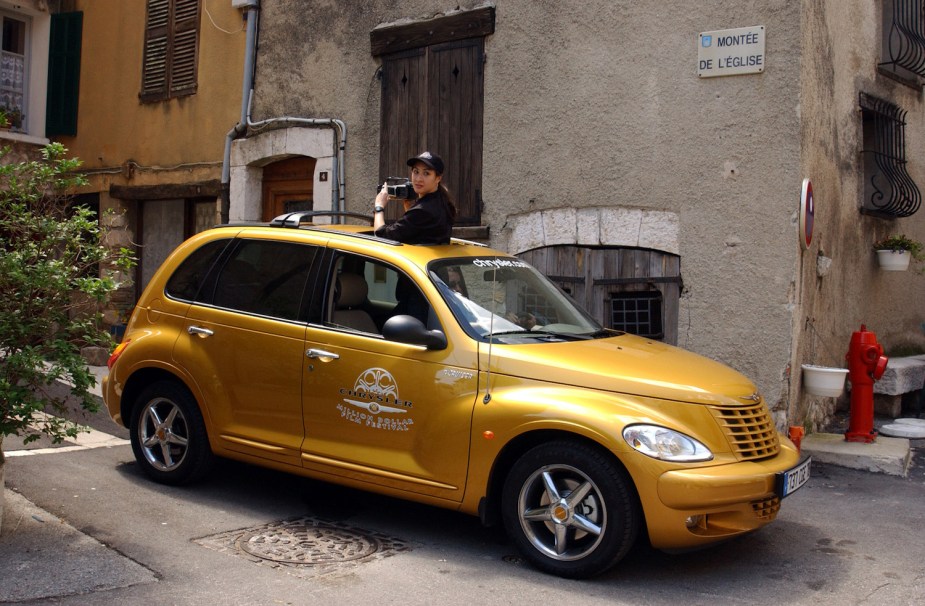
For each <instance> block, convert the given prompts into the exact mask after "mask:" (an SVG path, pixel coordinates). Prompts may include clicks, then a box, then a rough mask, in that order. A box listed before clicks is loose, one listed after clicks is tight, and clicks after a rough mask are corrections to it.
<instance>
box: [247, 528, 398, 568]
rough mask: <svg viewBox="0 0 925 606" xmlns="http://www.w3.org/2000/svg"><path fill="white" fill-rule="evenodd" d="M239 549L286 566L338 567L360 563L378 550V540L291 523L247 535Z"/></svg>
mask: <svg viewBox="0 0 925 606" xmlns="http://www.w3.org/2000/svg"><path fill="white" fill-rule="evenodd" d="M237 547H238V549H240V550H242V551H245V552H247V553H249V554H251V555H253V556H257V557H258V558H263V559H265V560H272V561H274V562H282V563H286V564H303V565H315V564H335V563H337V562H349V561H351V560H361V559H363V558H367V557H369V556H371V555H373V554H375V553H376V552H377V551H379V548H380V545H379V541H377V540H376V538H375V537H373V536H371V535H369V534H367V533H363V532H359V531H357V530H355V529H347V528H342V527H335V526H329V525H327V524H322V523H318V524H310V525H306V524H288V525H281V526H278V527H275V528H274V527H272V526H271V527H268V528H265V529H262V530H258V531H256V532H246V533H244V534H243V535H241V538H239V539H238V541H237Z"/></svg>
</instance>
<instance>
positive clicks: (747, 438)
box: [710, 401, 780, 461]
mask: <svg viewBox="0 0 925 606" xmlns="http://www.w3.org/2000/svg"><path fill="white" fill-rule="evenodd" d="M710 412H712V413H713V417H714V418H716V421H717V422H718V423H719V425H720V427H722V429H723V433H725V434H726V439H727V440H729V445H730V446H732V451H733V452H734V453H735V455H736V457H737V458H738V459H739V460H740V461H754V460H756V459H765V458H767V457H773V456H774V455H776V454H777V453H778V452H779V451H780V441H779V440H778V438H777V431H776V430H775V429H774V423H772V422H771V414H770V413H769V412H768V408H767V406H765V405H764V402H763V401H762V402H759V403H757V404H753V405H745V406H710Z"/></svg>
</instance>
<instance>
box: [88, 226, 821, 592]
mask: <svg viewBox="0 0 925 606" xmlns="http://www.w3.org/2000/svg"><path fill="white" fill-rule="evenodd" d="M306 218H307V217H306V216H304V214H295V215H288V216H283V217H280V218H278V219H276V220H275V221H273V222H271V223H270V224H262V225H255V224H249V225H229V226H223V227H218V228H215V229H212V230H209V231H206V232H203V233H201V234H199V235H196V236H194V237H192V238H191V239H189V240H188V241H186V242H185V243H183V244H182V245H180V246H179V247H178V248H177V249H176V250H175V251H174V252H173V254H171V255H170V257H169V258H168V259H167V260H166V261H165V262H164V264H163V266H162V267H161V268H160V269H159V270H158V272H157V274H156V275H155V276H154V278H153V279H152V280H151V282H150V284H149V285H148V287H147V289H146V290H145V292H144V294H143V295H142V297H141V299H140V300H139V302H138V305H137V307H136V308H135V310H134V312H133V314H132V317H131V320H130V321H129V323H128V326H127V328H126V332H125V336H124V338H123V340H122V343H121V344H120V345H119V346H118V347H117V348H116V350H115V351H114V352H113V354H112V357H111V358H110V360H109V366H110V373H109V376H108V377H107V378H106V379H105V380H104V388H103V390H104V398H105V401H106V405H107V407H108V408H109V412H110V414H111V415H112V417H113V419H115V420H116V421H117V422H119V423H121V424H123V425H125V426H126V427H127V428H129V430H130V431H131V441H132V448H133V449H134V453H135V456H136V458H137V459H138V463H139V465H140V466H141V468H142V469H143V470H144V471H145V473H146V474H147V475H148V476H150V477H151V478H152V479H153V480H155V481H158V482H162V483H165V484H184V483H188V482H192V481H194V480H196V479H197V478H200V477H202V475H203V474H205V473H206V472H207V471H208V469H209V467H210V463H211V462H212V460H213V458H214V457H215V456H221V457H228V458H232V459H237V460H240V461H246V462H248V463H253V464H256V465H262V466H266V467H272V468H274V469H278V470H284V471H289V472H293V473H298V474H302V475H305V476H310V477H312V478H316V479H320V480H326V481H330V482H336V483H339V484H345V485H348V486H351V487H354V488H361V489H364V490H371V491H375V492H379V493H383V494H386V495H391V496H395V497H401V498H404V499H411V500H414V501H419V502H422V503H428V504H431V505H436V506H439V507H446V508H450V509H456V510H459V511H463V512H466V513H469V514H472V515H478V516H480V517H481V519H482V520H483V522H485V523H486V524H492V523H502V524H503V525H504V527H505V528H506V530H507V532H508V533H509V535H510V537H511V539H512V541H513V542H514V543H516V545H517V547H518V548H519V550H520V551H521V552H522V553H523V555H524V556H525V557H526V558H527V559H528V560H529V561H530V562H531V563H532V564H533V565H535V566H536V567H537V568H540V569H542V570H544V571H547V572H550V573H553V574H556V575H560V576H564V577H572V578H580V577H587V576H591V575H595V574H599V573H601V572H603V571H605V570H607V569H608V568H610V567H611V566H613V565H614V564H616V563H617V562H618V561H619V560H620V559H621V558H622V557H623V556H624V555H625V554H626V553H627V551H628V550H629V548H630V547H631V546H632V544H633V543H634V541H636V540H637V538H647V539H648V541H649V542H650V543H651V544H652V546H654V547H656V548H659V549H684V548H691V547H698V546H702V545H707V544H710V543H713V542H716V541H721V540H724V539H728V538H730V537H734V536H736V535H740V534H742V533H746V532H749V531H752V530H755V529H758V528H760V527H762V526H764V525H765V524H768V523H769V522H771V521H772V520H773V519H774V518H775V516H776V515H777V512H778V510H779V508H780V505H781V500H782V499H783V498H784V497H786V496H787V495H789V494H791V493H792V492H793V491H795V490H796V489H798V488H799V487H800V486H801V485H802V484H803V483H804V482H805V481H806V479H807V478H808V476H809V460H808V459H806V460H803V461H801V460H800V456H799V453H798V452H797V450H796V448H794V446H793V444H791V442H790V441H789V440H787V439H786V438H783V437H781V436H780V435H779V434H778V432H777V431H776V430H775V427H774V424H773V422H772V420H771V417H770V414H769V412H768V408H767V406H766V404H765V402H764V400H763V399H762V398H761V396H760V395H759V394H758V393H757V391H756V390H755V386H754V385H753V384H752V383H751V382H750V381H749V380H748V379H746V378H745V377H744V376H742V375H741V374H739V373H738V372H736V371H734V370H732V369H730V368H728V367H726V366H724V365H722V364H719V363H717V362H714V361H711V360H708V359H706V358H703V357H700V356H698V355H695V354H692V353H689V352H686V351H684V350H682V349H678V348H676V347H672V346H669V345H665V344H663V343H660V342H657V341H652V340H649V339H643V338H639V337H635V336H632V335H629V334H624V333H620V332H616V331H612V330H607V329H604V328H602V327H601V326H600V325H599V324H598V323H597V322H596V321H595V320H593V319H592V318H591V317H589V316H588V315H587V314H586V313H585V312H584V311H582V310H581V309H579V308H578V307H576V305H575V304H574V303H573V302H572V301H571V300H570V299H569V297H568V296H567V295H565V294H564V293H563V292H561V291H560V290H558V289H557V288H556V287H555V286H554V285H553V284H552V283H550V282H549V281H548V280H547V279H546V278H545V277H544V276H543V275H542V274H540V273H539V272H538V271H536V270H535V269H533V268H532V267H530V266H529V265H528V264H527V263H525V262H523V261H521V260H520V259H518V258H516V257H513V256H510V255H507V254H504V253H501V252H498V251H495V250H492V249H490V248H486V247H483V246H480V245H476V244H473V243H468V242H463V241H455V240H454V241H453V242H452V243H451V244H448V245H445V246H413V245H406V244H404V245H403V244H399V243H397V242H393V241H390V240H383V239H381V238H376V237H374V236H373V235H372V233H371V231H370V228H369V227H363V226H348V225H312V224H305V223H302V221H303V220H305V219H306Z"/></svg>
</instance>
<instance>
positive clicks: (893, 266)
mask: <svg viewBox="0 0 925 606" xmlns="http://www.w3.org/2000/svg"><path fill="white" fill-rule="evenodd" d="M911 259H912V255H910V254H909V251H908V250H878V251H877V260H878V261H880V269H882V270H884V271H906V270H907V269H909V261H910V260H911Z"/></svg>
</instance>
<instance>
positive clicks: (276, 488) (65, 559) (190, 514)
mask: <svg viewBox="0 0 925 606" xmlns="http://www.w3.org/2000/svg"><path fill="white" fill-rule="evenodd" d="M94 424H95V425H96V426H97V428H98V429H102V430H104V431H105V430H106V429H109V430H114V426H112V425H109V426H108V427H107V426H106V423H105V422H102V423H101V422H99V421H98V420H97V421H95V422H94ZM10 446H11V445H10V444H7V443H5V444H4V450H7V451H9V450H11V448H10ZM53 450H54V449H53ZM916 463H917V465H916V466H915V467H913V470H912V472H911V473H910V476H909V477H908V478H899V477H895V476H886V475H880V474H872V473H868V472H862V471H855V470H849V469H844V468H840V467H835V466H822V465H817V466H815V467H814V469H813V477H812V478H811V480H810V481H809V483H808V484H807V485H806V486H804V487H803V488H802V489H801V490H800V491H798V492H797V493H796V494H794V495H792V496H791V497H789V498H787V499H786V500H785V502H784V504H783V508H782V510H781V512H780V515H779V516H778V519H777V520H776V521H775V522H774V523H773V524H772V525H770V526H769V527H767V528H765V529H763V530H762V531H760V532H757V533H755V534H752V535H749V536H747V537H743V538H740V539H737V540H735V541H732V542H729V543H726V544H723V545H720V546H717V547H714V548H711V549H708V550H703V551H697V552H690V553H683V554H666V553H662V552H657V551H653V550H650V549H647V548H639V549H637V550H636V551H635V552H633V553H632V554H631V555H630V556H629V557H628V558H627V559H626V560H624V562H623V563H622V564H621V565H620V566H618V567H617V568H616V569H615V570H613V571H612V572H610V573H608V574H607V575H605V576H602V577H600V578H596V579H592V580H586V581H568V580H563V579H559V578H555V577H551V576H548V575H545V574H542V573H539V572H536V571H535V570H533V569H531V568H530V567H529V566H528V565H526V564H525V563H523V562H521V561H520V559H519V558H518V557H517V556H516V554H515V552H514V549H513V546H512V545H511V544H510V543H509V542H508V541H507V540H506V538H505V537H504V536H503V534H502V533H500V532H498V531H496V530H492V529H485V528H483V527H482V526H481V525H480V524H479V522H478V520H477V519H475V518H471V517H468V516H464V515H460V514H457V513H454V512H450V511H444V510H440V509H435V508H430V507H426V506H422V505H416V504H412V503H407V502H404V501H399V500H394V499H389V498H385V497H380V496H376V495H370V494H366V493H361V492H356V491H353V490H349V489H344V488H339V487H336V486H332V485H327V484H324V483H320V482H315V481H311V480H307V479H302V478H298V477H295V476H288V475H285V474H281V473H277V472H273V471H267V470H263V469H258V468H255V467H251V466H247V465H243V464H238V463H234V462H230V461H226V462H222V463H221V464H220V465H219V466H218V468H217V469H216V470H215V472H214V473H213V474H212V475H211V476H210V477H209V478H208V479H207V480H206V481H204V482H203V483H201V484H198V485H195V486H192V487H187V488H169V487H163V486H159V485H157V484H154V483H152V482H150V481H148V480H147V479H145V478H144V477H143V476H142V474H141V472H140V470H139V469H138V468H137V466H136V465H135V462H134V458H133V456H132V452H131V447H130V446H127V445H121V446H114V447H98V448H91V449H85V450H74V451H61V452H48V453H47V454H39V455H34V456H24V457H11V458H9V459H8V460H7V465H6V471H5V473H6V485H7V488H8V489H11V490H13V491H15V493H18V495H21V496H22V497H24V498H25V500H27V501H24V502H25V505H23V504H22V502H18V503H19V505H17V507H16V510H17V511H19V512H20V513H19V518H18V519H17V520H13V521H12V522H11V520H10V518H9V516H6V517H5V518H4V527H3V534H2V535H0V603H21V604H94V605H107V604H120V605H121V604H126V603H142V602H144V603H147V604H155V605H160V604H217V603H221V604H229V605H231V604H268V605H271V604H319V603H324V604H326V605H339V604H345V605H346V604H350V605H356V604H377V605H379V604H402V605H414V604H441V605H447V606H453V605H456V604H466V605H471V604H538V603H545V604H549V603H563V604H566V603H567V604H576V603H577V604H582V605H583V606H584V605H596V604H608V605H613V604H672V605H674V604H685V605H686V606H690V605H697V604H704V605H706V604H710V605H715V604H774V605H779V604H878V605H879V604H922V603H925V531H923V530H922V521H923V519H925V457H923V456H922V452H921V450H919V452H918V453H917V461H916ZM8 494H9V491H8ZM13 496H14V497H16V498H18V496H17V495H13ZM31 504H34V505H35V506H36V507H37V509H29V508H28V507H29V506H31ZM8 508H9V503H8ZM11 523H12V524H15V525H16V528H11V527H10V524H11ZM305 529H324V530H326V531H330V532H331V533H333V535H332V536H334V537H335V538H334V539H333V540H331V541H327V542H325V541H324V540H322V541H320V542H318V541H315V540H314V539H310V540H306V542H307V543H312V541H314V543H312V544H311V545H303V547H305V548H306V549H307V548H309V547H311V548H317V549H319V550H322V551H323V550H325V549H328V550H330V551H331V554H332V555H331V557H330V560H329V562H330V563H326V564H322V565H319V564H315V565H300V564H298V563H293V562H291V561H288V560H291V559H292V551H291V550H290V548H291V545H292V544H293V542H296V543H298V541H299V540H305V536H306V535H304V534H300V532H301V531H303V530H305ZM11 532H12V533H13V534H11ZM312 536H315V535H312ZM344 536H347V537H348V538H350V540H353V541H354V544H353V545H352V546H351V545H346V546H345V539H344V538H343V537H344ZM11 537H12V539H11ZM300 537H301V539H300ZM347 542H349V541H347ZM370 545H375V546H378V551H376V552H375V553H374V554H373V555H369V554H368V553H367V552H364V549H368V548H369V546H370ZM303 551H304V550H303ZM364 553H366V554H367V555H364ZM369 553H371V550H370V551H369ZM42 563H44V564H45V565H47V568H48V569H47V570H43V569H42ZM36 576H38V578H35V577H36ZM17 583H18V584H19V585H17ZM4 596H5V597H4Z"/></svg>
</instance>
